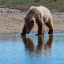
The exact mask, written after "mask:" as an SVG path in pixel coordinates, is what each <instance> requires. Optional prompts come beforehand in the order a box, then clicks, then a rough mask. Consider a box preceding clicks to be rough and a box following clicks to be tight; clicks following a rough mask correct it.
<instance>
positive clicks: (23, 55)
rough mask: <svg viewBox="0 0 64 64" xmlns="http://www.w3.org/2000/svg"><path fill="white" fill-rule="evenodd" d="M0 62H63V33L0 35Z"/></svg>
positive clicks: (51, 63)
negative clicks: (24, 35)
mask: <svg viewBox="0 0 64 64" xmlns="http://www.w3.org/2000/svg"><path fill="white" fill-rule="evenodd" d="M0 64H64V33H54V34H53V35H48V34H44V36H35V35H34V34H29V35H27V36H26V37H22V36H21V35H20V34H4V35H0Z"/></svg>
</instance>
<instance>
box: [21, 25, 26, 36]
mask: <svg viewBox="0 0 64 64" xmlns="http://www.w3.org/2000/svg"><path fill="white" fill-rule="evenodd" d="M21 35H22V36H25V35H26V27H25V25H24V27H23V30H22V33H21Z"/></svg>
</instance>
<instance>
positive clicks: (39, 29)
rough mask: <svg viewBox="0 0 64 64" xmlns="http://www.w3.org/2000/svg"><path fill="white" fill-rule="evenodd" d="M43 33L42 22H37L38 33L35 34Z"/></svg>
mask: <svg viewBox="0 0 64 64" xmlns="http://www.w3.org/2000/svg"><path fill="white" fill-rule="evenodd" d="M43 34H44V23H42V22H41V23H38V34H37V35H43Z"/></svg>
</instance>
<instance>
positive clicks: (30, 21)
mask: <svg viewBox="0 0 64 64" xmlns="http://www.w3.org/2000/svg"><path fill="white" fill-rule="evenodd" d="M36 12H37V10H36V8H35V7H34V6H32V7H31V8H30V9H29V10H28V12H27V15H26V17H25V27H26V33H27V34H29V33H30V31H31V30H32V28H33V26H34V24H35V21H36V17H37V15H36Z"/></svg>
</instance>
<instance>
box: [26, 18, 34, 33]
mask: <svg viewBox="0 0 64 64" xmlns="http://www.w3.org/2000/svg"><path fill="white" fill-rule="evenodd" d="M34 24H35V19H34V18H31V19H27V18H25V27H26V33H27V34H29V33H30V32H31V30H32V28H33V26H34Z"/></svg>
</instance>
